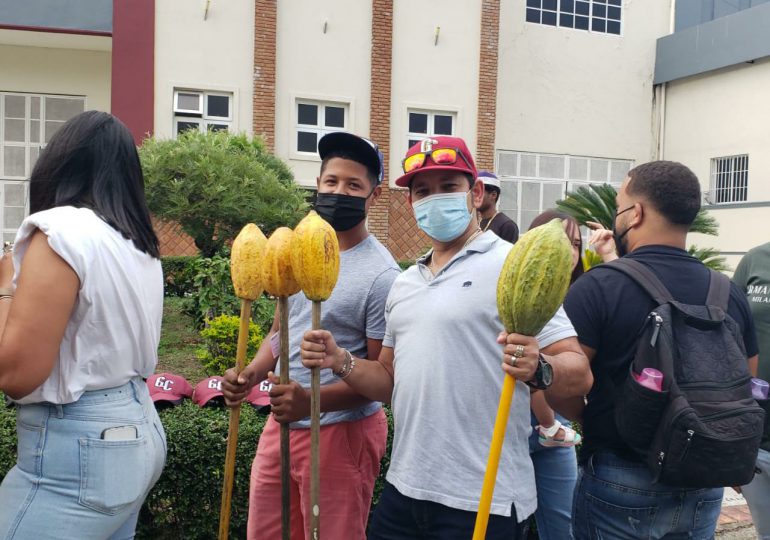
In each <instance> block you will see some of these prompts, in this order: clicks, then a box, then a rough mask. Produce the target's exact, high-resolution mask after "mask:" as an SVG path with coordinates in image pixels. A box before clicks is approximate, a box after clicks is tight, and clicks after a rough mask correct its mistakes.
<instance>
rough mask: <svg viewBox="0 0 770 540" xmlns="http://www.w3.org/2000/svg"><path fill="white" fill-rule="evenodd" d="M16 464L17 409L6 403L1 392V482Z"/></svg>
mask: <svg viewBox="0 0 770 540" xmlns="http://www.w3.org/2000/svg"><path fill="white" fill-rule="evenodd" d="M14 465H16V409H14V408H13V407H10V406H8V407H7V406H6V404H5V396H4V395H3V393H2V392H0V482H2V480H3V478H4V477H5V475H6V474H7V473H8V471H9V470H11V467H13V466H14Z"/></svg>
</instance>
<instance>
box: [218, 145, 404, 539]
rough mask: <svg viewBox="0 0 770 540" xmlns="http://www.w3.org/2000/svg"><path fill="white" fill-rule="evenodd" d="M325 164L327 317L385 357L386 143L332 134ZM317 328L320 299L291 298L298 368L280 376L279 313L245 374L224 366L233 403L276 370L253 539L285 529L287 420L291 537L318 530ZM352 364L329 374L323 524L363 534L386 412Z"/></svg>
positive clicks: (253, 491) (391, 274) (388, 281)
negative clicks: (382, 209)
mask: <svg viewBox="0 0 770 540" xmlns="http://www.w3.org/2000/svg"><path fill="white" fill-rule="evenodd" d="M318 153H319V155H320V156H321V159H322V162H321V173H320V176H319V177H318V179H317V184H318V197H317V199H316V204H315V209H316V211H317V212H318V214H319V215H321V217H323V218H324V219H325V220H326V221H328V222H329V223H330V224H331V225H332V227H334V229H335V230H336V232H337V239H338V241H339V245H340V273H339V278H338V280H337V286H336V287H335V289H334V291H333V292H332V295H331V297H330V298H329V299H328V300H327V301H325V302H324V309H323V314H322V320H321V324H322V326H323V327H324V328H329V329H331V330H333V331H334V334H335V336H337V337H338V339H339V340H340V341H344V342H346V343H347V345H344V346H345V347H346V348H348V349H349V350H350V351H351V353H352V354H355V355H356V356H357V357H359V358H377V357H378V356H379V354H380V348H381V347H382V339H383V337H384V335H385V318H384V311H385V300H386V298H387V296H388V292H389V291H390V287H391V285H392V284H393V281H394V280H395V278H396V276H397V275H398V274H399V269H398V265H397V264H396V261H395V260H394V259H393V257H392V255H391V254H390V252H388V250H387V249H385V247H384V246H383V245H382V244H381V243H380V242H379V241H378V240H377V239H376V238H375V237H374V236H372V235H370V234H369V232H368V231H367V228H366V216H367V214H368V212H369V209H370V208H371V206H372V205H373V204H374V203H375V202H376V200H377V198H378V197H379V196H380V192H381V188H380V183H381V182H382V177H383V164H382V154H381V153H380V152H379V150H378V149H377V146H376V145H375V144H374V143H373V142H371V141H369V140H368V139H364V138H362V137H357V136H355V135H352V134H350V133H341V132H340V133H330V134H328V135H326V136H324V137H323V138H322V139H321V140H320V141H319V143H318ZM310 327H311V302H310V301H309V300H307V298H305V296H304V294H302V293H298V294H295V295H294V296H291V297H290V298H289V328H290V332H289V355H290V359H289V365H290V368H289V371H290V373H289V376H290V379H291V382H290V383H289V384H287V385H281V384H278V377H277V376H276V375H274V374H273V373H269V372H270V371H271V370H273V369H275V365H276V362H275V358H274V356H273V354H272V353H271V350H270V345H269V341H270V339H269V338H270V337H271V336H272V335H274V334H275V333H276V332H277V331H278V317H277V316H276V318H275V320H274V322H273V327H272V328H271V329H270V332H269V333H268V335H267V336H266V339H265V340H264V341H263V345H262V347H260V350H259V352H257V354H256V356H255V357H254V360H253V361H252V362H251V364H250V365H249V366H248V367H246V369H244V370H243V371H242V372H241V374H240V375H237V374H236V373H235V372H234V370H229V371H228V372H227V373H226V374H225V382H224V384H223V392H224V395H225V397H226V399H227V402H228V404H229V405H232V404H235V403H240V402H241V401H242V400H243V399H244V398H245V397H246V395H247V394H248V392H249V390H250V389H251V387H253V386H254V385H255V384H256V383H257V382H258V381H262V380H263V379H265V378H268V379H270V380H271V381H272V383H273V388H272V390H271V391H270V396H271V405H272V415H271V418H269V419H268V422H267V424H266V425H265V429H264V431H263V432H262V435H261V436H260V439H259V447H258V448H257V455H256V458H255V459H254V464H253V466H252V472H251V487H250V497H249V521H248V538H249V539H252V540H253V539H257V538H280V537H281V530H280V520H281V497H280V488H281V483H280V444H279V424H285V423H289V424H290V426H291V435H290V437H291V479H292V482H291V486H290V489H291V493H292V506H291V511H292V515H291V537H292V538H309V533H307V529H308V524H309V520H310V504H309V500H308V499H309V497H308V494H309V489H310V487H309V482H310V430H309V427H310V419H309V415H310V393H309V391H308V387H309V386H310V375H309V374H310V372H309V371H308V370H306V369H304V368H303V367H302V364H301V361H300V354H299V345H300V342H301V340H302V334H303V332H304V331H305V330H307V329H308V328H310ZM345 375H346V374H345V373H332V372H330V371H328V370H326V371H324V372H322V373H321V385H322V388H321V411H322V413H321V441H320V442H321V445H320V446H321V500H322V501H323V505H324V508H323V512H322V514H321V515H322V517H321V520H322V523H321V529H322V530H323V531H324V537H326V538H345V539H353V540H358V539H363V538H364V535H365V530H366V522H367V518H368V515H369V506H370V504H371V498H372V492H373V489H374V481H375V479H376V478H377V475H378V474H379V469H380V459H381V458H382V455H383V453H384V452H385V444H386V437H387V421H386V419H385V415H384V413H383V411H382V407H381V404H380V403H379V402H375V401H370V400H368V399H366V398H364V397H362V396H360V395H359V394H357V393H356V392H355V391H353V390H352V389H351V388H350V387H349V386H348V385H346V384H345V383H344V382H341V381H340V377H344V376H345Z"/></svg>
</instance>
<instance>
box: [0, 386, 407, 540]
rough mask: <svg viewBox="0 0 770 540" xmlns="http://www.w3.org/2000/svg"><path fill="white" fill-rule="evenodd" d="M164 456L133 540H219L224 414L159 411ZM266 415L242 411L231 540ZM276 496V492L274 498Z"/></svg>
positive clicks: (11, 440) (10, 419)
mask: <svg viewBox="0 0 770 540" xmlns="http://www.w3.org/2000/svg"><path fill="white" fill-rule="evenodd" d="M2 402H3V398H2V394H0V481H1V480H2V478H3V477H4V476H5V474H6V473H7V472H8V470H9V469H10V468H11V467H12V466H13V465H14V464H15V463H16V427H15V426H16V414H15V411H14V409H13V408H5V407H3V406H2ZM386 413H387V415H388V427H389V430H388V446H387V450H386V453H385V457H383V460H382V468H381V471H380V476H379V478H378V479H377V482H376V484H375V488H374V498H373V500H372V508H373V507H374V505H375V504H376V503H377V501H378V500H379V496H380V493H381V491H382V487H383V482H384V479H385V473H386V471H387V467H388V465H389V463H390V448H391V443H392V440H393V419H392V417H391V415H390V411H389V410H388V409H387V408H386ZM160 418H161V421H162V422H163V427H164V428H165V430H166V438H167V440H168V454H167V457H166V467H165V468H164V470H163V475H162V476H161V477H160V480H158V483H157V484H156V485H155V487H154V488H153V490H152V491H151V492H150V495H149V496H148V497H147V500H146V501H145V503H144V506H143V507H142V511H141V513H140V515H139V524H138V526H137V532H136V534H137V536H136V537H137V539H139V540H142V539H146V540H150V539H152V540H182V539H184V540H204V539H210V538H216V537H217V529H218V527H219V506H220V501H221V494H222V476H223V474H224V473H223V468H224V462H225V449H226V448H227V425H228V412H227V410H226V409H223V408H203V409H202V408H200V407H198V406H197V405H195V404H193V403H192V402H191V401H189V400H187V401H185V402H184V403H183V404H182V405H180V406H178V407H174V408H171V409H165V410H162V411H160ZM266 419H267V417H266V416H264V415H260V414H258V413H257V412H256V411H255V410H254V409H253V408H252V407H251V406H244V407H243V408H242V409H241V423H240V429H239V431H238V449H237V454H236V471H235V483H234V486H233V500H232V510H231V517H230V538H245V537H246V519H247V514H248V488H249V476H250V472H251V462H252V460H253V459H254V453H255V451H256V447H257V441H258V440H259V435H260V434H261V433H262V428H263V427H264V424H265V420H266ZM278 496H279V494H278V493H276V497H278Z"/></svg>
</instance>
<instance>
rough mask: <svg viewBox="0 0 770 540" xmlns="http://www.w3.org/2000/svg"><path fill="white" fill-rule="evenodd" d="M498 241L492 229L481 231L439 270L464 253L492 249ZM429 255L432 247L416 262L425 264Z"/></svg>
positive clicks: (448, 265) (482, 251)
mask: <svg viewBox="0 0 770 540" xmlns="http://www.w3.org/2000/svg"><path fill="white" fill-rule="evenodd" d="M500 241H501V240H500V237H498V236H497V235H496V234H495V233H494V232H492V231H485V232H483V233H481V234H480V235H478V236H477V237H476V238H474V239H473V241H472V242H471V243H470V244H468V245H467V246H465V247H463V248H462V249H461V250H460V251H458V252H457V253H455V255H454V257H452V258H451V259H450V260H449V262H448V263H447V264H446V266H444V268H442V269H441V272H443V271H444V270H445V269H447V268H449V267H450V266H451V265H452V264H454V262H455V261H457V260H458V259H460V258H462V257H464V256H465V255H466V254H468V253H470V252H475V253H484V252H486V251H489V250H490V249H492V246H494V245H495V243H496V242H500ZM431 255H433V248H431V249H430V250H428V252H427V253H426V254H425V255H423V256H422V257H419V258H418V259H417V261H416V262H417V263H418V264H422V265H425V264H426V261H427V260H428V259H429V258H430V257H431ZM429 272H430V271H429ZM441 272H439V274H441Z"/></svg>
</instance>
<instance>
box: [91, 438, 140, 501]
mask: <svg viewBox="0 0 770 540" xmlns="http://www.w3.org/2000/svg"><path fill="white" fill-rule="evenodd" d="M146 445H147V440H146V439H145V438H144V437H139V438H137V439H131V440H127V441H105V440H102V439H80V494H79V497H78V502H79V503H80V504H81V505H83V506H85V507H87V508H91V509H92V510H96V511H97V512H101V513H103V514H109V515H113V514H117V513H120V512H121V511H122V510H124V509H125V508H126V507H128V506H130V505H132V504H134V503H136V502H137V501H140V500H141V499H142V497H143V496H144V493H145V491H146V490H147V471H146V468H147V452H146V450H145V447H146Z"/></svg>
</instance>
